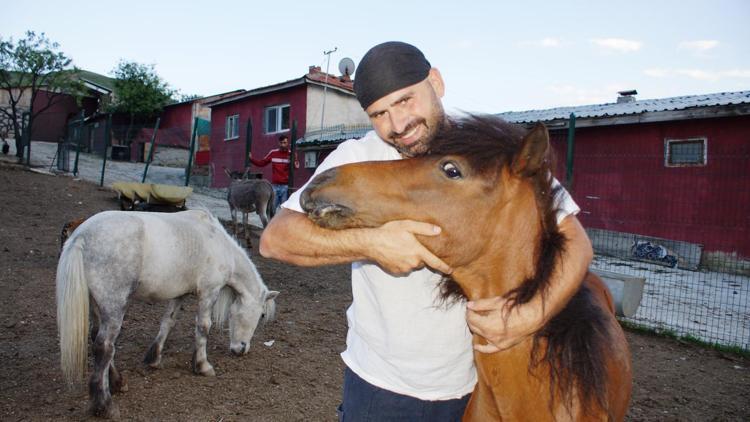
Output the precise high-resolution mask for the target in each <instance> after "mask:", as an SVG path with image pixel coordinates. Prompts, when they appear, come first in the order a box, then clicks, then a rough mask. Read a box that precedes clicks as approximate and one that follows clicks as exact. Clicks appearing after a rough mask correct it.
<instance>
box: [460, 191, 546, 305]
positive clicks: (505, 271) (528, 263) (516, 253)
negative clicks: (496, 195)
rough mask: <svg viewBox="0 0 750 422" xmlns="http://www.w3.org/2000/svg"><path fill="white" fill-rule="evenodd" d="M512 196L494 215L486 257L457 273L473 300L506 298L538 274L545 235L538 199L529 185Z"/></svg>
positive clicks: (462, 285)
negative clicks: (540, 250)
mask: <svg viewBox="0 0 750 422" xmlns="http://www.w3.org/2000/svg"><path fill="white" fill-rule="evenodd" d="M511 196H512V197H513V199H512V200H511V201H510V202H508V203H506V204H504V205H503V206H502V208H500V209H498V210H495V212H493V214H494V215H496V216H498V218H497V220H496V221H493V222H491V224H494V229H491V230H490V233H491V236H492V240H491V241H490V242H489V243H488V246H487V248H486V251H485V253H484V254H483V255H482V256H481V257H479V258H478V259H476V260H474V261H473V262H471V263H470V264H468V265H466V266H465V267H461V268H457V269H455V271H454V273H453V278H454V279H455V280H456V282H457V283H458V284H459V285H461V287H462V288H463V290H464V292H465V293H466V295H467V296H468V298H469V299H470V300H474V299H479V298H486V297H494V296H502V295H504V294H505V293H507V292H508V291H510V290H512V289H514V288H516V287H518V286H519V285H521V283H523V282H524V281H525V280H526V279H528V278H529V277H532V276H533V275H534V273H535V271H536V262H537V255H538V250H539V242H540V239H541V231H542V227H541V219H540V213H539V209H538V208H537V204H536V198H535V195H534V192H533V189H532V188H531V186H530V185H527V184H525V183H521V184H520V186H519V189H518V191H517V192H515V193H512V194H511Z"/></svg>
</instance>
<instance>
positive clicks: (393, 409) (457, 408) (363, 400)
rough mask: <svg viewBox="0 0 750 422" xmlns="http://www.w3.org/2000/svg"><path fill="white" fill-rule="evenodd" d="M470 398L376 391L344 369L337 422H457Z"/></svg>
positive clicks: (467, 396) (379, 389)
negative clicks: (427, 397)
mask: <svg viewBox="0 0 750 422" xmlns="http://www.w3.org/2000/svg"><path fill="white" fill-rule="evenodd" d="M470 396H471V394H467V395H466V396H464V397H461V398H460V399H453V400H439V401H428V400H420V399H417V398H414V397H410V396H404V395H402V394H397V393H394V392H391V391H388V390H384V389H382V388H378V387H376V386H374V385H372V384H370V383H368V382H367V381H365V380H363V379H362V378H360V377H359V376H358V375H357V374H355V373H354V372H353V371H352V370H351V369H349V368H346V369H345V370H344V398H343V402H342V403H341V405H340V406H339V408H338V414H339V421H344V422H350V421H356V422H360V421H378V422H380V421H383V422H392V421H393V422H395V421H409V422H411V421H424V422H453V421H456V422H459V421H460V420H461V417H462V416H463V414H464V410H465V409H466V405H467V404H468V403H469V397H470Z"/></svg>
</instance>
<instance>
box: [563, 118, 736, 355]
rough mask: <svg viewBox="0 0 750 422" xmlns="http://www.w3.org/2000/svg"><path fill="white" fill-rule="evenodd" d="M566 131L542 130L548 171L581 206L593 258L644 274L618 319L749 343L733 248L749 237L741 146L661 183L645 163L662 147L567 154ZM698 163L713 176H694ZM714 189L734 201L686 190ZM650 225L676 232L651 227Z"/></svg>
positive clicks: (604, 266)
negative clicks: (548, 146) (550, 163)
mask: <svg viewBox="0 0 750 422" xmlns="http://www.w3.org/2000/svg"><path fill="white" fill-rule="evenodd" d="M579 131H580V129H579ZM569 135H570V133H569V132H568V131H567V130H557V131H552V132H551V139H552V143H553V146H554V149H555V150H556V152H557V158H558V163H557V167H556V175H557V176H558V179H559V180H560V181H561V182H563V181H564V183H565V184H566V186H568V187H569V190H570V191H571V194H572V195H573V198H574V199H575V200H576V202H577V203H578V204H579V206H581V213H580V214H579V220H581V222H582V224H583V225H584V227H585V228H586V230H587V232H588V234H589V237H590V238H591V240H592V243H593V246H594V251H595V257H594V261H593V264H592V268H593V269H595V270H604V271H609V272H613V273H617V274H620V275H623V276H625V277H633V278H643V279H645V288H644V290H643V296H642V301H641V303H640V307H639V308H638V310H637V313H636V314H635V315H633V316H631V317H628V318H623V319H624V320H626V321H628V322H631V323H635V324H637V325H641V326H645V327H649V328H653V329H656V330H658V331H667V332H670V333H672V334H675V335H678V336H686V337H692V338H696V339H698V340H701V341H705V342H708V343H717V344H721V345H727V346H738V347H740V348H743V349H746V350H750V257H748V256H745V255H743V253H742V251H747V250H748V246H750V244H749V243H748V242H750V214H749V213H750V210H749V209H748V208H747V197H748V192H750V171H748V169H750V154H749V153H748V150H747V148H745V149H738V150H737V151H730V152H728V153H722V154H712V155H711V157H710V165H711V167H710V168H694V169H683V170H680V171H682V172H683V174H685V176H684V177H680V178H673V179H670V181H669V184H668V185H667V186H664V184H665V183H664V182H663V181H661V180H659V178H660V177H662V174H663V173H662V172H663V171H664V170H660V169H657V168H655V167H658V166H655V165H654V163H655V162H656V163H659V162H661V163H663V162H664V156H663V155H661V154H648V153H640V152H638V151H633V152H632V153H630V154H607V153H596V154H595V153H586V152H585V151H581V150H576V151H575V154H574V156H575V161H573V160H570V159H569V158H568V159H567V160H566V152H567V151H568V146H569V145H570V142H571V140H572V141H573V142H576V140H575V136H573V137H572V138H571V137H570V136H569ZM570 163H574V164H573V168H569V165H570ZM690 172H697V173H699V174H698V176H696V177H690V176H689V175H690V174H691V173H690ZM707 172H711V175H710V177H711V178H712V180H718V181H719V182H718V183H713V184H700V183H696V180H704V179H705V178H706V177H707V176H706V173H707ZM626 185H627V186H630V187H631V188H630V189H628V190H625V189H624V188H623V186H626ZM719 189H732V191H731V192H732V194H733V196H734V197H735V199H736V201H716V202H711V203H700V201H696V200H695V197H699V196H701V195H704V194H707V193H710V194H716V192H715V191H716V190H719ZM706 190H708V191H709V192H706ZM592 192H596V194H592ZM696 203H697V205H696ZM606 204H608V205H609V206H605V205H606ZM612 204H617V206H616V207H613V206H612ZM743 204H744V205H743ZM648 207H652V209H649V208H648ZM644 215H648V216H649V217H647V218H644ZM698 216H699V218H698ZM659 232H661V233H675V235H671V236H666V237H664V236H656V235H654V233H659ZM677 233H679V234H677ZM717 234H718V235H717ZM738 251H739V252H738Z"/></svg>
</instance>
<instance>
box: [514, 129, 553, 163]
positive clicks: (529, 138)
mask: <svg viewBox="0 0 750 422" xmlns="http://www.w3.org/2000/svg"><path fill="white" fill-rule="evenodd" d="M548 151H549V132H547V127H546V126H544V124H542V123H537V124H536V126H534V128H533V129H531V131H529V133H528V134H526V136H525V137H524V138H523V141H522V146H521V151H520V152H519V153H518V155H516V157H515V158H514V159H513V165H512V167H511V168H512V169H513V173H515V174H517V175H519V176H531V175H532V174H535V173H536V172H537V171H539V169H541V168H542V167H543V166H544V162H545V160H547V155H548Z"/></svg>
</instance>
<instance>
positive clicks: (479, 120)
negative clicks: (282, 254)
mask: <svg viewBox="0 0 750 422" xmlns="http://www.w3.org/2000/svg"><path fill="white" fill-rule="evenodd" d="M550 156H551V153H550V147H549V136H548V133H547V129H546V128H545V127H544V126H543V125H538V126H537V127H535V128H534V129H533V130H531V131H529V132H528V133H527V132H526V131H525V130H523V129H521V128H520V127H517V126H513V125H510V124H508V123H506V122H504V121H503V120H501V119H498V118H496V117H492V116H470V117H467V118H464V119H462V120H459V121H456V122H454V124H452V125H451V127H450V128H448V129H446V130H445V131H444V132H443V133H441V134H440V135H439V136H438V138H436V139H435V140H433V141H432V143H431V144H430V151H429V152H428V153H427V154H426V155H425V156H422V157H417V158H414V159H408V160H398V161H383V162H368V163H358V164H350V165H346V166H342V167H338V168H334V169H331V170H328V171H327V172H325V173H322V174H321V175H319V176H318V177H317V178H316V179H315V180H313V182H312V183H311V184H310V185H309V187H308V188H307V189H306V190H305V192H304V193H303V195H302V206H303V208H304V209H305V210H306V211H307V212H308V215H309V216H310V218H311V219H312V220H313V221H315V222H316V223H317V224H319V225H321V226H324V227H329V228H349V227H377V226H380V225H382V224H383V223H385V222H388V221H391V220H399V219H412V220H418V221H425V222H430V223H434V224H437V225H439V226H440V227H441V228H442V229H443V230H442V232H441V235H440V236H436V237H423V238H421V239H420V240H421V241H422V242H423V243H424V244H425V245H426V246H427V247H428V248H429V249H430V250H432V251H433V252H434V253H435V254H436V255H437V256H439V257H440V258H442V259H443V260H444V261H445V262H446V263H448V264H449V265H451V266H452V267H453V268H454V272H453V274H452V275H451V277H450V278H448V277H446V280H445V281H446V283H447V284H445V285H444V287H447V288H446V289H444V292H448V293H450V292H454V293H455V292H458V293H460V294H462V295H465V296H466V297H468V298H469V299H471V300H474V299H479V298H485V297H493V296H499V295H503V296H505V297H507V298H509V299H510V301H509V303H510V305H509V306H510V307H511V308H512V307H515V306H518V305H521V304H523V303H526V302H528V301H529V300H531V299H532V298H533V297H535V296H536V295H537V294H542V295H544V294H545V293H546V291H547V289H548V286H549V279H550V275H551V274H552V273H553V270H554V265H555V262H556V258H557V257H558V256H559V255H560V254H561V253H562V251H563V250H564V248H565V241H566V239H565V237H564V236H563V235H562V234H561V233H560V231H559V229H558V226H557V221H556V209H555V201H554V195H555V190H554V189H553V184H552V176H551V164H550V161H551V158H550ZM451 283H453V284H451ZM456 283H457V284H456ZM451 287H452V288H451ZM474 341H475V342H482V343H484V342H485V340H484V339H482V338H479V337H478V336H475V339H474ZM475 362H476V366H477V372H478V376H479V382H478V384H477V386H476V388H475V390H474V393H473V395H472V398H471V400H470V402H469V405H468V407H467V410H466V413H465V415H464V420H530V421H531V420H533V421H547V420H557V421H561V420H592V421H594V420H597V421H601V420H622V419H623V418H624V417H625V413H626V411H627V407H628V402H629V400H630V392H631V381H632V374H631V368H630V352H629V350H628V346H627V342H626V340H625V336H624V334H623V331H622V329H621V327H620V325H619V324H618V322H617V320H616V319H615V315H614V306H613V303H612V297H611V295H610V294H609V291H608V290H607V288H606V287H605V286H604V284H603V283H602V281H601V280H600V279H599V278H598V277H596V276H595V275H593V274H590V273H589V274H588V275H587V276H586V277H585V280H583V282H582V287H581V288H580V290H579V291H578V292H577V293H576V294H575V296H574V297H573V298H572V299H571V300H570V302H569V303H568V304H567V305H566V307H565V308H564V309H563V310H562V311H560V312H559V313H558V314H557V315H556V316H555V317H554V318H552V320H551V321H550V322H549V323H548V324H547V325H546V326H545V327H543V329H542V330H540V331H539V332H537V333H536V334H535V335H534V336H532V338H529V339H528V340H526V341H524V342H522V343H520V344H518V345H517V346H514V347H512V348H510V349H508V350H505V351H501V352H497V353H491V354H484V353H479V352H475Z"/></svg>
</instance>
